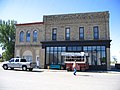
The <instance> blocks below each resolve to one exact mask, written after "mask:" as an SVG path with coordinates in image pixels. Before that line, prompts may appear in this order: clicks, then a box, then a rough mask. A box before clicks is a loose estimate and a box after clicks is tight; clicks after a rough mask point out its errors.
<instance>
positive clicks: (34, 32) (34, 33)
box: [33, 30, 38, 42]
mask: <svg viewBox="0 0 120 90" xmlns="http://www.w3.org/2000/svg"><path fill="white" fill-rule="evenodd" d="M37 39H38V32H37V30H35V31H33V42H37Z"/></svg>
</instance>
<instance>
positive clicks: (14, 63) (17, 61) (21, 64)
mask: <svg viewBox="0 0 120 90" xmlns="http://www.w3.org/2000/svg"><path fill="white" fill-rule="evenodd" d="M2 67H3V69H4V70H7V69H8V68H10V69H14V68H22V70H23V71H26V70H27V69H29V71H32V70H33V68H35V67H36V62H28V61H27V60H26V59H22V58H11V59H10V60H9V61H5V62H3V64H2Z"/></svg>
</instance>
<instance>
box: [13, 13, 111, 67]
mask: <svg viewBox="0 0 120 90" xmlns="http://www.w3.org/2000/svg"><path fill="white" fill-rule="evenodd" d="M94 26H98V27H99V40H98V41H100V40H103V41H104V40H108V41H110V31H109V12H108V11H105V12H92V13H76V14H63V15H45V16H43V22H37V23H26V24H16V42H15V57H16V56H18V57H22V58H23V56H24V52H25V51H28V56H29V54H30V55H31V56H32V60H33V61H36V57H39V59H40V66H41V68H44V67H45V59H46V58H45V48H44V47H43V43H42V42H52V41H53V40H52V30H53V28H57V36H56V39H57V40H55V41H56V42H57V41H58V42H60V41H66V40H65V28H70V40H69V41H79V42H80V41H87V40H89V41H92V40H94V33H93V27H94ZM80 27H84V39H83V40H81V39H79V28H80ZM28 30H29V31H30V42H26V32H27V31H28ZM34 30H37V32H38V40H37V42H33V31H34ZM21 31H23V32H24V42H20V41H19V38H20V36H19V35H20V32H21ZM67 42H68V41H67ZM106 46H107V45H106ZM106 50H107V52H106V53H107V62H106V63H107V69H110V66H109V62H110V45H108V47H107V49H106Z"/></svg>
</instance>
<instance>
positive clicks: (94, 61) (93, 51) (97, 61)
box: [83, 46, 106, 65]
mask: <svg viewBox="0 0 120 90" xmlns="http://www.w3.org/2000/svg"><path fill="white" fill-rule="evenodd" d="M83 51H84V52H88V54H89V57H88V62H89V65H106V54H105V52H106V51H105V46H83Z"/></svg>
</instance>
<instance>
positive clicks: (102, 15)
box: [43, 11, 109, 24]
mask: <svg viewBox="0 0 120 90" xmlns="http://www.w3.org/2000/svg"><path fill="white" fill-rule="evenodd" d="M96 20H97V21H108V20H109V12H108V11H105V12H91V13H76V14H61V15H45V16H43V22H44V23H45V24H53V23H63V22H64V23H72V22H73V23H74V22H77V23H78V22H94V21H96Z"/></svg>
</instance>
